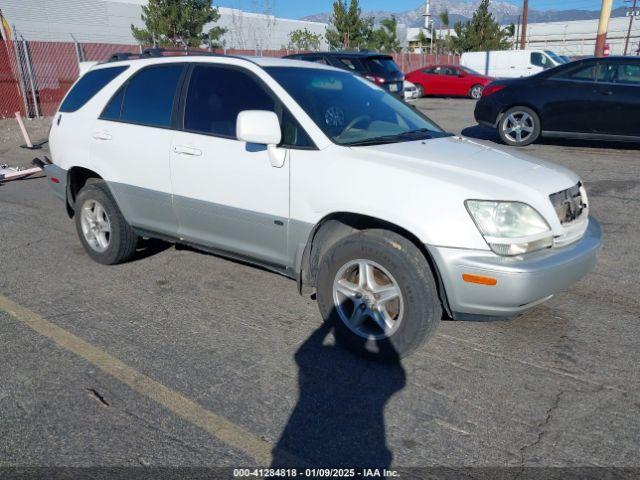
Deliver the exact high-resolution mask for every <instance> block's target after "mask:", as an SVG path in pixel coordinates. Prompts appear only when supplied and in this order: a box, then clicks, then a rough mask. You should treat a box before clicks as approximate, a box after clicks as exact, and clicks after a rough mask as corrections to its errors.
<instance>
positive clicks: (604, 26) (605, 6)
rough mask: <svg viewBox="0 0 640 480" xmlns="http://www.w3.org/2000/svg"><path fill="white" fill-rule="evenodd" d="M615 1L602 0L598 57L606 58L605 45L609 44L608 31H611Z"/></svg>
mask: <svg viewBox="0 0 640 480" xmlns="http://www.w3.org/2000/svg"><path fill="white" fill-rule="evenodd" d="M612 4H613V0H602V8H601V9H600V21H599V22H598V36H597V37H596V50H595V55H596V57H602V56H604V44H605V43H606V42H607V30H608V29H609V17H610V16H611V6H612Z"/></svg>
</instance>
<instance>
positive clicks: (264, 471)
mask: <svg viewBox="0 0 640 480" xmlns="http://www.w3.org/2000/svg"><path fill="white" fill-rule="evenodd" d="M233 476H234V478H242V477H257V478H278V477H284V478H294V477H300V478H354V477H362V478H393V477H399V473H398V472H397V471H396V470H387V469H385V468H382V469H380V468H363V469H355V468H306V469H304V470H298V469H295V468H234V469H233Z"/></svg>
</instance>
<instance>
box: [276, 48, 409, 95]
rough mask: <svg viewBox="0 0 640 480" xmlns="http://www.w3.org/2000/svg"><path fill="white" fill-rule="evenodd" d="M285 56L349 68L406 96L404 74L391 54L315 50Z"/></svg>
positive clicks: (388, 89)
mask: <svg viewBox="0 0 640 480" xmlns="http://www.w3.org/2000/svg"><path fill="white" fill-rule="evenodd" d="M284 58H289V59H292V60H306V61H307V62H315V63H321V64H323V65H331V66H333V67H336V68H340V69H342V70H348V71H350V72H354V73H357V74H359V75H361V76H362V77H364V78H366V79H367V80H370V81H372V82H373V83H375V84H376V85H379V86H380V87H382V88H384V89H385V90H386V91H388V92H390V93H393V94H394V95H396V96H397V97H398V98H404V94H403V92H402V82H403V80H404V75H403V74H402V71H400V68H398V65H397V64H396V62H395V61H394V60H393V57H392V56H390V55H383V54H380V53H375V52H313V53H297V54H295V55H287V56H286V57H284Z"/></svg>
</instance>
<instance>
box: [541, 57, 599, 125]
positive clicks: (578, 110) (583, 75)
mask: <svg viewBox="0 0 640 480" xmlns="http://www.w3.org/2000/svg"><path fill="white" fill-rule="evenodd" d="M599 72H600V70H599V67H598V65H597V64H595V63H592V64H589V65H586V66H577V67H576V68H574V69H572V70H568V71H567V70H564V71H563V72H562V73H560V74H558V75H554V76H552V77H549V78H546V79H544V80H543V81H542V82H541V83H540V84H539V87H538V89H537V92H538V96H539V98H542V99H545V102H544V106H543V111H542V129H543V130H546V131H556V132H576V133H593V132H595V131H596V130H597V119H598V115H600V114H601V109H602V108H605V107H606V97H605V96H598V95H596V85H597V84H596V80H597V78H598V75H599Z"/></svg>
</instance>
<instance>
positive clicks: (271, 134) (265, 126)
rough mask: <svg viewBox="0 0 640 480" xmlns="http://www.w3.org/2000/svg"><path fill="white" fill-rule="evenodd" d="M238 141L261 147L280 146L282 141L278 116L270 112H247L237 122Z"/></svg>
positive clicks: (241, 113)
mask: <svg viewBox="0 0 640 480" xmlns="http://www.w3.org/2000/svg"><path fill="white" fill-rule="evenodd" d="M236 136H237V137H238V140H242V141H243V142H248V143H257V144H260V145H278V144H279V143H280V140H281V139H282V133H281V131H280V121H279V120H278V116H277V115H276V114H275V113H273V112H269V111H268V110H245V111H243V112H240V113H239V114H238V119H237V120H236Z"/></svg>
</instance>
